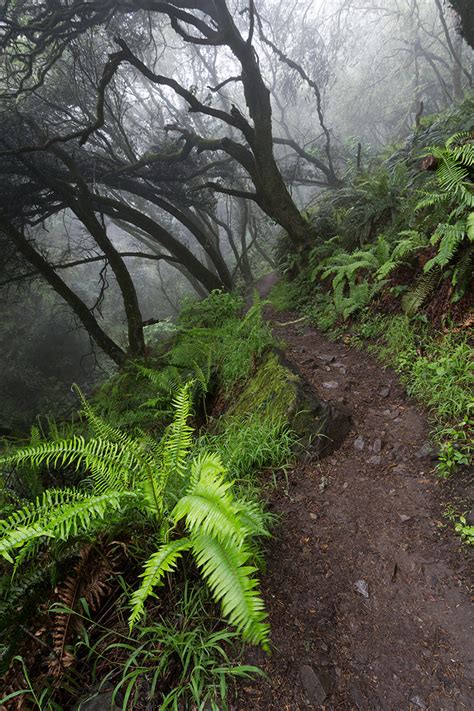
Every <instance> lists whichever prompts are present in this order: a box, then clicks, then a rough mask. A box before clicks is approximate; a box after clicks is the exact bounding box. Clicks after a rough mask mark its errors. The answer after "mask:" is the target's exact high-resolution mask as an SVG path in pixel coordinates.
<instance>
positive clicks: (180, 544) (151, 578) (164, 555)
mask: <svg viewBox="0 0 474 711" xmlns="http://www.w3.org/2000/svg"><path fill="white" fill-rule="evenodd" d="M189 548H191V541H190V540H189V539H187V538H180V539H179V540H176V541H171V543H167V544H166V545H164V546H161V548H160V549H159V550H158V551H157V552H156V553H154V554H153V555H152V556H151V557H150V558H149V559H148V560H147V562H146V564H145V569H144V571H143V573H142V574H141V575H140V577H141V578H143V582H142V584H141V585H140V587H139V588H138V589H137V590H135V592H134V593H133V595H132V597H131V599H130V604H131V607H132V611H131V614H130V617H129V625H130V629H132V628H133V626H134V625H135V623H136V622H137V621H138V620H139V619H140V618H141V617H142V616H143V613H144V612H145V602H146V601H147V599H148V598H149V597H150V596H151V595H153V588H155V587H157V586H159V585H161V584H162V580H163V577H164V575H165V573H171V572H172V571H174V570H175V569H176V564H177V562H178V559H179V558H180V557H181V554H182V553H183V551H185V550H189Z"/></svg>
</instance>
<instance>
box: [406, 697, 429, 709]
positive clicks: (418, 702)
mask: <svg viewBox="0 0 474 711" xmlns="http://www.w3.org/2000/svg"><path fill="white" fill-rule="evenodd" d="M410 703H411V704H415V706H418V708H420V709H427V708H428V707H427V705H426V701H425V700H424V698H423V697H422V696H412V698H411V699H410Z"/></svg>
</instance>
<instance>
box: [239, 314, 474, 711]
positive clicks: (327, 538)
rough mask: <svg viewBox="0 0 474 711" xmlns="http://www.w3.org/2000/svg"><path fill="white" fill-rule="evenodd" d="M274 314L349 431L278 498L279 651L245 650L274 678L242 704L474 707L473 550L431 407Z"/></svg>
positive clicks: (296, 474) (275, 624) (274, 592)
mask: <svg viewBox="0 0 474 711" xmlns="http://www.w3.org/2000/svg"><path fill="white" fill-rule="evenodd" d="M273 318H274V319H276V325H275V334H276V336H277V337H279V338H282V339H284V340H285V342H286V343H287V348H286V351H285V354H286V357H287V358H288V360H289V361H290V362H291V363H292V364H293V366H294V367H295V368H296V369H297V370H298V371H299V372H300V373H301V375H302V377H303V378H305V380H306V381H307V382H309V383H310V384H311V386H312V387H313V389H314V391H315V393H316V395H317V396H319V397H320V398H323V399H325V400H328V401H331V402H333V403H336V404H337V405H338V406H340V407H342V408H343V409H346V410H347V411H348V412H349V413H350V414H351V416H352V429H351V431H350V433H349V435H348V436H346V438H345V440H344V441H343V443H342V445H341V446H340V447H339V448H338V449H337V450H336V451H334V452H333V453H332V454H331V455H329V456H327V457H326V458H324V459H322V460H320V461H316V462H314V461H313V462H306V463H305V462H302V463H300V464H298V465H297V466H296V467H295V468H294V469H293V470H292V471H290V472H289V473H288V481H287V484H286V483H285V481H284V478H283V477H282V478H281V486H280V487H277V488H275V489H274V490H272V493H271V494H270V501H269V505H270V507H271V509H272V510H273V511H274V512H275V513H277V514H278V515H279V516H280V517H281V519H280V524H279V527H278V528H277V531H276V537H275V538H274V539H273V540H272V542H271V544H270V546H269V549H268V553H267V562H268V567H267V572H266V575H265V576H264V581H263V592H264V596H265V600H266V604H267V608H268V610H269V614H270V622H271V626H272V641H273V653H272V654H271V655H270V656H266V655H264V654H263V653H260V652H254V651H251V652H250V653H249V655H248V659H247V660H246V661H248V662H251V663H256V664H258V665H259V666H260V667H261V668H262V669H263V670H264V671H265V672H266V673H267V675H268V681H265V680H260V679H257V680H255V681H253V682H246V683H244V684H243V685H242V686H241V688H240V696H239V700H238V703H237V705H236V706H235V708H237V709H238V710H239V711H247V710H248V711H250V710H252V711H254V710H255V709H258V710H259V711H264V710H266V709H274V710H275V711H277V710H278V711H285V710H288V711H290V710H291V711H298V710H299V709H308V708H313V709H323V710H324V709H326V710H328V711H329V710H330V709H334V710H336V709H344V710H349V709H363V710H364V711H369V710H372V709H374V710H375V709H377V710H378V709H381V710H384V711H385V710H386V711H401V710H403V711H404V710H410V709H411V710H413V711H417V710H418V709H429V710H431V711H441V710H443V711H458V710H459V711H461V710H463V709H472V708H474V695H473V687H472V682H473V678H474V650H473V643H472V640H473V635H472V632H473V627H474V617H473V615H472V608H471V606H470V603H471V601H470V597H469V590H468V582H467V581H468V580H469V572H470V571H469V567H470V564H469V560H471V561H472V558H471V559H469V551H468V550H467V547H466V546H461V545H460V543H459V541H458V539H457V538H455V536H454V535H453V533H452V527H451V526H450V525H449V524H447V522H446V520H445V519H444V518H443V516H442V512H443V496H444V494H445V491H444V488H443V485H442V484H441V482H440V481H439V479H438V478H437V477H436V475H435V473H434V467H435V459H436V457H435V456H434V453H433V451H432V449H431V446H430V443H429V438H428V437H429V426H428V422H427V418H426V415H425V414H424V413H423V412H422V411H421V410H420V408H419V407H417V406H416V405H414V404H413V403H411V402H409V401H408V399H407V397H406V395H405V393H404V390H403V388H402V387H401V386H400V384H399V383H398V380H397V377H396V375H395V374H394V373H393V372H392V371H390V370H384V369H383V368H382V367H381V365H380V364H379V363H377V362H376V361H375V360H374V359H372V358H371V357H369V356H368V355H367V353H365V352H363V351H359V350H356V349H353V348H350V347H347V346H346V345H344V344H343V343H340V342H339V343H334V342H331V341H328V340H327V339H326V338H325V336H324V335H322V334H321V333H320V332H318V331H316V330H314V329H311V328H305V327H302V325H301V324H298V323H297V324H293V325H291V324H290V325H283V326H281V325H278V322H280V323H281V322H287V321H291V320H294V319H296V318H297V317H296V316H295V315H291V314H283V315H281V314H279V315H275V314H274V315H273Z"/></svg>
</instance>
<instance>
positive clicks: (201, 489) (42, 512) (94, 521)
mask: <svg viewBox="0 0 474 711" xmlns="http://www.w3.org/2000/svg"><path fill="white" fill-rule="evenodd" d="M191 389H192V383H188V384H186V385H184V386H183V387H182V388H181V389H180V391H178V393H177V395H176V397H175V399H174V401H173V406H174V410H175V415H174V418H173V421H172V423H171V424H170V425H169V426H168V428H167V429H166V431H165V433H164V435H163V437H162V439H161V441H160V442H159V443H157V442H155V441H154V440H153V439H152V438H151V437H149V436H148V435H146V434H144V433H142V435H141V436H140V437H138V438H133V437H131V436H130V435H128V434H126V433H124V432H122V431H120V430H118V429H117V428H115V427H113V426H111V425H109V423H107V422H106V421H105V420H103V419H102V418H100V417H99V416H98V415H97V414H96V413H95V411H94V410H93V408H92V407H91V406H90V405H89V404H88V403H87V401H86V400H85V399H84V397H83V396H82V394H81V400H82V405H83V411H84V414H85V416H86V418H87V420H88V421H89V423H90V424H91V426H92V427H93V428H94V430H95V431H96V432H97V434H98V435H99V437H97V438H95V439H91V440H89V441H86V440H85V439H84V437H81V436H74V437H73V438H72V439H71V440H58V441H53V442H42V443H40V444H38V445H36V446H30V447H26V448H23V449H20V450H17V451H16V452H12V453H8V454H6V455H4V456H3V457H1V458H0V467H2V466H5V465H10V466H11V465H14V464H20V465H21V464H23V463H24V462H25V461H27V462H30V463H33V464H35V465H45V466H54V467H55V468H58V467H70V466H75V467H76V469H77V468H79V467H82V468H83V469H84V472H85V473H86V474H87V475H88V478H87V479H84V482H85V484H87V486H88V488H90V489H91V491H90V492H89V491H87V490H85V491H79V490H75V489H69V488H68V489H63V490H58V491H51V490H47V491H45V492H44V493H43V495H42V497H40V498H38V499H37V500H36V501H35V502H33V503H29V504H26V505H25V506H23V507H22V508H20V509H19V510H18V511H16V512H14V513H13V514H12V515H11V516H10V517H9V518H8V519H6V520H4V521H2V522H1V531H0V533H1V538H0V555H3V557H4V558H5V559H6V560H7V561H9V562H10V563H12V564H13V563H15V564H16V565H17V566H18V565H19V564H21V563H22V562H23V561H24V560H25V558H26V557H27V556H28V555H29V554H30V553H31V551H32V550H36V548H37V546H38V544H39V543H45V542H47V541H48V540H49V539H52V538H54V539H57V538H59V539H61V540H64V541H70V540H71V539H74V538H76V537H77V536H80V535H84V534H85V533H90V532H91V531H92V530H94V529H95V528H96V527H97V525H98V522H102V523H104V524H105V523H106V522H107V518H108V517H110V513H111V511H116V512H118V513H119V514H120V515H121V516H122V517H123V519H124V522H126V520H127V517H128V516H129V515H130V512H129V509H130V507H135V508H137V509H138V510H139V511H142V512H143V513H146V514H148V515H149V516H151V518H152V519H154V520H155V521H157V522H161V521H162V520H163V516H164V515H165V514H166V508H167V506H168V504H169V501H168V499H169V496H170V494H172V493H173V486H172V484H173V483H174V489H175V490H176V491H177V496H178V502H177V503H176V505H175V506H174V508H173V509H172V510H171V511H170V512H169V514H167V515H168V516H169V520H170V521H171V522H172V523H174V524H175V525H176V524H177V523H178V522H179V521H180V520H181V519H182V518H184V519H185V521H186V527H187V528H188V530H189V539H178V540H172V541H170V542H168V543H165V544H164V546H162V547H160V548H159V550H158V551H157V552H156V553H155V554H153V555H152V556H151V558H150V559H149V560H148V561H147V563H146V564H145V568H144V573H143V575H142V577H143V583H142V585H141V586H140V588H139V589H138V590H137V591H136V592H135V593H134V595H133V597H132V600H131V604H132V613H131V617H130V624H131V625H133V624H134V623H135V622H136V621H137V620H138V619H139V618H140V617H141V616H142V614H143V613H144V609H145V602H146V600H147V598H148V597H149V596H150V594H151V593H152V590H153V588H154V587H156V586H157V585H158V584H160V583H161V581H162V578H163V576H164V574H165V573H166V572H170V571H171V570H173V569H174V567H175V565H176V561H177V559H178V557H179V556H180V555H181V554H182V553H183V551H184V550H188V549H189V550H191V551H192V552H193V554H194V556H195V559H196V562H197V565H198V567H199V568H200V569H201V570H202V573H203V576H204V577H205V579H206V580H207V581H208V584H209V587H210V589H211V590H212V591H213V594H214V596H215V598H216V600H218V601H219V602H221V603H222V607H223V611H224V614H225V615H227V616H228V617H229V619H230V621H231V622H232V623H233V624H235V625H236V627H237V628H238V630H239V631H241V633H242V635H243V636H244V638H246V639H248V640H249V641H251V642H253V643H261V644H263V645H264V646H265V647H266V646H267V644H268V642H267V639H268V627H267V625H266V624H265V623H264V622H263V620H264V617H265V614H264V612H263V603H262V601H261V599H260V597H259V595H258V593H257V591H256V581H255V579H254V578H253V576H252V574H253V573H254V572H255V568H253V567H252V566H250V565H249V564H248V561H249V558H250V557H251V551H252V549H251V547H249V545H248V543H247V538H249V537H251V536H254V535H258V534H262V533H263V532H264V531H257V530H251V529H250V528H248V521H249V520H251V519H250V518H249V517H248V516H246V517H245V519H244V518H243V517H242V514H243V511H244V509H243V507H242V506H241V505H239V504H238V503H237V502H235V501H234V500H233V497H232V495H231V493H230V491H229V489H230V487H231V484H230V483H229V482H226V481H224V478H223V477H224V473H225V470H224V468H223V466H222V464H221V462H220V459H219V458H218V457H217V456H216V455H211V454H207V455H201V456H200V457H198V458H195V459H194V460H193V461H192V463H190V462H189V453H190V449H191V446H192V429H191V427H190V426H189V424H188V420H189V417H190V413H191V394H190V393H191ZM176 481H177V482H178V485H176ZM186 481H188V482H189V484H188V487H187V488H186ZM183 491H185V493H184V496H183V493H182V492H183ZM198 504H199V505H198Z"/></svg>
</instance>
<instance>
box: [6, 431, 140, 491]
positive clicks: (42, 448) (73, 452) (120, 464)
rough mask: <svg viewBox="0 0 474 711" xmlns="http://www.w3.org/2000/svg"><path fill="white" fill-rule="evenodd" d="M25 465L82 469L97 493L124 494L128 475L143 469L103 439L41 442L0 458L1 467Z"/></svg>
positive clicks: (116, 444) (116, 445)
mask: <svg viewBox="0 0 474 711" xmlns="http://www.w3.org/2000/svg"><path fill="white" fill-rule="evenodd" d="M25 463H28V464H33V465H34V466H40V465H43V466H47V467H51V466H52V467H54V468H60V467H70V466H74V467H75V469H76V471H78V470H79V468H80V467H81V466H84V467H86V468H87V470H89V471H90V473H91V475H92V478H93V480H94V484H95V490H96V491H98V492H102V491H107V490H108V489H114V490H125V489H126V488H128V487H129V485H130V479H131V475H133V474H138V473H139V472H140V471H141V470H142V466H143V464H142V462H141V461H140V460H139V459H138V457H137V456H136V455H135V454H134V452H133V451H132V450H131V449H129V448H125V447H124V446H123V445H122V444H121V443H119V442H110V441H108V440H103V439H91V440H89V441H88V442H86V440H85V439H84V437H82V436H78V435H76V436H74V437H73V438H72V439H69V440H57V441H52V442H41V443H40V444H38V445H35V446H31V447H24V448H22V449H20V450H17V451H15V452H12V453H8V454H6V455H4V456H2V457H0V467H1V466H2V465H5V464H10V465H16V466H19V465H21V464H25Z"/></svg>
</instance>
